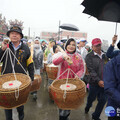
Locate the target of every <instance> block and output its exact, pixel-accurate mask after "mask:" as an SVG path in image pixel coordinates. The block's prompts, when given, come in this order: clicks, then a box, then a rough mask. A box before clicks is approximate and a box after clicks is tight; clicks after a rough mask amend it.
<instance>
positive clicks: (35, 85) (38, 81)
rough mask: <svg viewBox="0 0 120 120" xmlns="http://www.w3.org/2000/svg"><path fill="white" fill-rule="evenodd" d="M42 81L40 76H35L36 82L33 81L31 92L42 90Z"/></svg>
mask: <svg viewBox="0 0 120 120" xmlns="http://www.w3.org/2000/svg"><path fill="white" fill-rule="evenodd" d="M41 82H42V79H41V76H40V75H34V81H32V86H31V89H30V91H31V92H33V91H37V90H39V89H40V85H41Z"/></svg>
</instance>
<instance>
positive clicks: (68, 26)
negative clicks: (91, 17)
mask: <svg viewBox="0 0 120 120" xmlns="http://www.w3.org/2000/svg"><path fill="white" fill-rule="evenodd" d="M59 27H60V28H61V29H64V30H70V31H79V28H78V27H77V26H75V25H73V24H62V25H60V26H59Z"/></svg>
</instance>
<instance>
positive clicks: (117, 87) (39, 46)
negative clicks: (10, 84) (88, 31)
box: [0, 26, 120, 120]
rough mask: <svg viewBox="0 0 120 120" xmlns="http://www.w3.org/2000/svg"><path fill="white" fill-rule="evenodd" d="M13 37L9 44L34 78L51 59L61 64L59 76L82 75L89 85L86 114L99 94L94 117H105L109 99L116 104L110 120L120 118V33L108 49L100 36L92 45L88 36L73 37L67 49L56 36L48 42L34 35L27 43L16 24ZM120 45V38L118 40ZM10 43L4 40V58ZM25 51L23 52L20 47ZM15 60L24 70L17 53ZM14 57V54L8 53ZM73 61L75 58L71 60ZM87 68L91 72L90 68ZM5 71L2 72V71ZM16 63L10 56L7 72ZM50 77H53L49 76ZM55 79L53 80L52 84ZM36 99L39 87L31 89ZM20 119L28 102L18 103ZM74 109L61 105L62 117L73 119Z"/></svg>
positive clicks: (8, 116) (9, 112) (17, 70)
mask: <svg viewBox="0 0 120 120" xmlns="http://www.w3.org/2000/svg"><path fill="white" fill-rule="evenodd" d="M7 36H8V37H9V38H10V42H9V48H10V49H11V50H12V51H13V53H14V54H15V56H16V58H17V59H18V60H19V61H20V63H21V64H22V66H23V67H24V69H25V70H26V71H28V73H29V76H30V78H31V80H32V81H33V80H34V74H38V75H40V73H43V68H44V64H43V61H44V60H47V64H54V65H57V66H59V70H58V76H60V77H59V78H58V79H64V78H67V77H68V78H80V79H81V80H83V81H84V82H85V84H86V86H87V87H88V97H87V103H86V107H85V109H84V111H85V114H88V112H89V110H90V108H91V107H92V104H94V103H93V102H94V101H95V100H96V98H97V101H98V102H97V105H96V108H95V110H94V112H93V113H92V120H101V119H100V115H101V113H102V111H103V108H104V107H105V104H106V103H107V106H108V107H109V106H112V107H113V108H114V109H115V111H114V113H115V114H112V113H110V116H108V120H120V115H118V114H117V109H118V108H120V96H119V94H120V80H119V79H120V76H119V71H120V64H119V63H120V61H119V60H120V54H119V53H120V50H115V51H114V46H115V43H116V41H117V35H115V36H114V37H113V38H112V44H111V45H110V47H109V48H108V51H107V53H105V52H104V51H103V50H102V47H101V46H102V41H101V39H100V38H94V39H93V40H92V41H91V44H92V46H91V47H90V46H88V45H87V44H86V42H87V40H86V39H80V41H79V42H76V40H75V39H74V38H69V39H68V40H67V41H66V43H65V46H64V47H63V46H61V45H60V46H61V48H62V49H63V51H64V52H62V51H61V50H60V49H59V47H58V46H59V45H58V44H57V43H56V41H55V40H51V41H49V42H48V43H46V41H44V40H43V41H41V42H40V39H38V38H35V39H34V40H32V39H30V40H28V42H27V43H23V41H22V40H21V39H22V38H23V33H22V30H21V28H19V27H18V26H13V27H11V28H10V30H9V31H8V32H7ZM117 46H118V48H119V49H120V42H118V44H117ZM7 47H8V45H7V43H6V41H4V40H3V42H2V47H1V48H0V58H1V57H2V55H3V54H4V52H5V50H6V49H7ZM21 50H22V52H21V53H20V51H21ZM11 56H12V61H13V64H14V69H15V70H14V71H15V73H23V74H26V73H25V72H24V70H23V69H21V67H20V65H19V64H17V61H15V59H14V56H13V55H11ZM8 57H10V56H8ZM5 61H6V57H4V59H3V61H2V62H3V65H2V72H3V69H4V67H5ZM69 61H72V63H71V64H70V63H69ZM68 68H69V69H71V70H72V71H73V72H74V74H73V73H72V72H70V73H69V75H68V74H67V73H64V74H62V73H63V72H64V71H66V69H68ZM86 71H87V72H86ZM2 72H1V73H2ZM12 72H13V69H12V65H11V63H10V59H9V58H8V59H7V65H6V69H5V71H4V73H3V74H6V73H12ZM49 81H50V80H49ZM51 83H52V82H51V81H50V84H51ZM31 94H32V95H33V99H34V100H36V99H37V91H34V92H32V93H31ZM17 111H18V116H19V120H23V119H24V105H22V106H20V107H17ZM70 113H71V110H62V109H59V120H69V115H70ZM5 116H6V120H12V119H13V118H12V109H9V110H5Z"/></svg>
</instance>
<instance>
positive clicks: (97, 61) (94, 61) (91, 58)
mask: <svg viewBox="0 0 120 120" xmlns="http://www.w3.org/2000/svg"><path fill="white" fill-rule="evenodd" d="M107 61H108V58H107V57H106V55H105V54H103V55H102V59H101V58H100V57H99V56H97V55H94V52H93V51H92V52H90V53H88V54H87V56H86V59H85V62H86V65H87V69H88V72H89V73H90V80H89V83H90V84H92V85H98V82H99V81H100V80H103V68H104V65H105V64H106V63H107Z"/></svg>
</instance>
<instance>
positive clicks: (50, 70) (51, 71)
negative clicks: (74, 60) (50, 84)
mask: <svg viewBox="0 0 120 120" xmlns="http://www.w3.org/2000/svg"><path fill="white" fill-rule="evenodd" d="M46 72H47V75H48V78H49V79H51V80H55V79H56V78H57V74H58V67H57V66H55V65H53V64H50V65H47V66H46Z"/></svg>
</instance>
